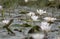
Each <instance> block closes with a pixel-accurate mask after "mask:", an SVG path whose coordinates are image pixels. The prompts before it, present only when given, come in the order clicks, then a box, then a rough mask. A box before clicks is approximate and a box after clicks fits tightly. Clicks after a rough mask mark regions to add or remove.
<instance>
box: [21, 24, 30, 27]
mask: <svg viewBox="0 0 60 39" xmlns="http://www.w3.org/2000/svg"><path fill="white" fill-rule="evenodd" d="M21 26H23V27H31V25H29V24H27V23H24V24H22V25H21Z"/></svg>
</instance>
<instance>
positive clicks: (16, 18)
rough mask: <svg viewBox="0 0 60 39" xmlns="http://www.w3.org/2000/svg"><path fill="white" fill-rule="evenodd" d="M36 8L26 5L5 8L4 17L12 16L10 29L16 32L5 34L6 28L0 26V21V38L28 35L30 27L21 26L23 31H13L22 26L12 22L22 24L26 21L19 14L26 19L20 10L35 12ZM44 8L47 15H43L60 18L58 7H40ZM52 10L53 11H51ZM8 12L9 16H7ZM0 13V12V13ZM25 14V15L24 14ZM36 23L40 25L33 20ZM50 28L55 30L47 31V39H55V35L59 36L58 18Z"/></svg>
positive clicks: (11, 38) (10, 38)
mask: <svg viewBox="0 0 60 39" xmlns="http://www.w3.org/2000/svg"><path fill="white" fill-rule="evenodd" d="M36 9H37V8H33V7H26V6H19V7H18V8H15V9H14V10H10V11H8V10H6V11H5V13H4V15H5V19H10V18H14V21H13V23H12V24H11V25H10V29H11V30H12V31H13V32H14V33H15V34H16V35H15V36H11V35H8V34H7V31H6V29H3V28H2V26H3V25H2V23H0V27H1V28H0V39H24V38H25V37H26V36H28V35H27V34H28V30H29V29H30V28H31V27H30V28H29V27H28V28H27V27H25V28H23V32H18V31H14V29H20V28H22V27H20V26H19V25H14V26H13V24H23V23H26V22H25V21H21V20H19V19H20V16H21V17H22V18H25V19H26V15H25V14H23V15H22V14H20V11H21V10H26V11H33V12H36ZM42 9H44V10H46V11H47V13H48V15H44V16H53V17H57V18H58V19H60V10H59V9H55V8H42ZM52 12H53V13H52ZM9 13H10V16H9ZM0 15H1V14H0ZM24 15H25V16H24ZM0 19H2V17H0ZM0 22H1V21H0ZM31 24H32V25H34V24H33V23H31ZM35 24H36V25H39V26H40V22H35ZM51 26H52V28H51V30H56V31H53V32H49V33H48V39H56V37H57V36H60V28H59V26H60V20H59V21H56V22H55V23H53V24H52V25H51Z"/></svg>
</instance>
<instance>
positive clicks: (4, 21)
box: [2, 20, 10, 24]
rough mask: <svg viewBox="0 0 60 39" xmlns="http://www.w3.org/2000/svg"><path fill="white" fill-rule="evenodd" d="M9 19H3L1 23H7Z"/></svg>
mask: <svg viewBox="0 0 60 39" xmlns="http://www.w3.org/2000/svg"><path fill="white" fill-rule="evenodd" d="M9 21H10V20H3V21H2V23H5V24H8V23H9Z"/></svg>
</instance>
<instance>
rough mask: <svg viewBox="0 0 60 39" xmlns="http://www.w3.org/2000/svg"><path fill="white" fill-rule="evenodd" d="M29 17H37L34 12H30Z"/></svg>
mask: <svg viewBox="0 0 60 39" xmlns="http://www.w3.org/2000/svg"><path fill="white" fill-rule="evenodd" d="M27 15H28V16H32V15H35V13H34V12H29V13H28V14H27Z"/></svg>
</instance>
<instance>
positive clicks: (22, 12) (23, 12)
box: [19, 10, 28, 14]
mask: <svg viewBox="0 0 60 39" xmlns="http://www.w3.org/2000/svg"><path fill="white" fill-rule="evenodd" d="M26 13H28V12H27V11H25V10H23V11H21V12H20V13H19V14H26Z"/></svg>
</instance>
